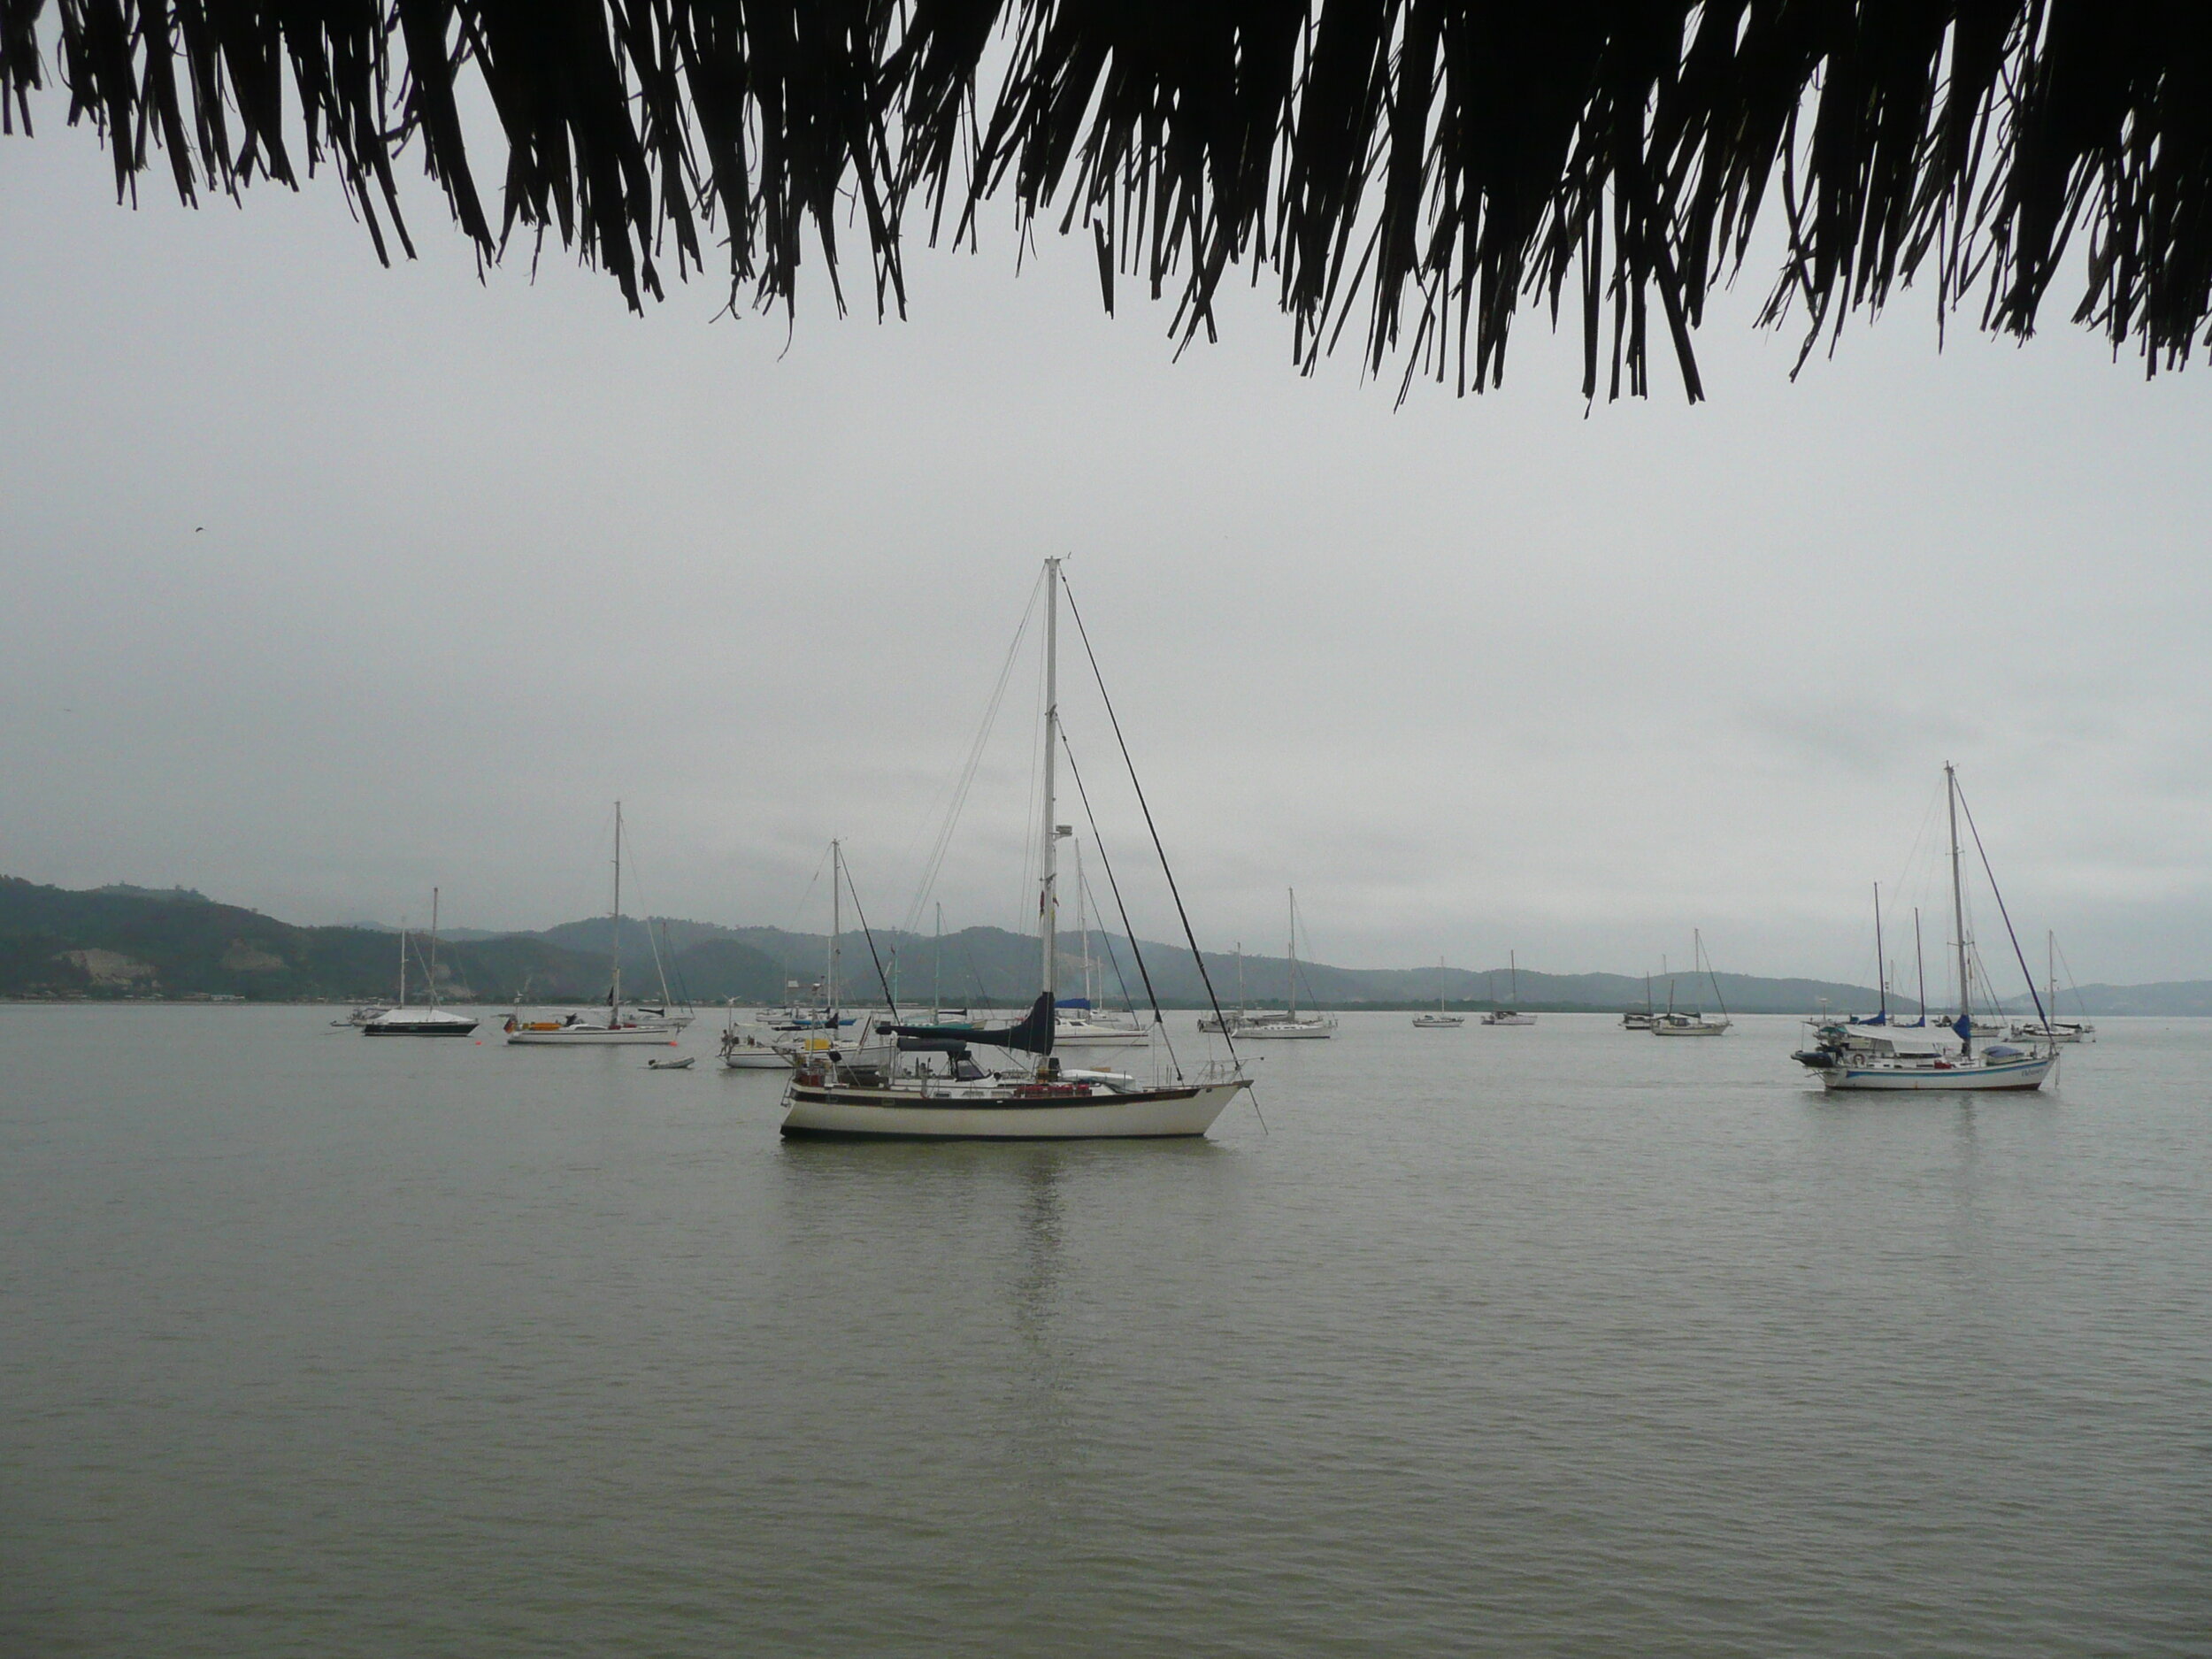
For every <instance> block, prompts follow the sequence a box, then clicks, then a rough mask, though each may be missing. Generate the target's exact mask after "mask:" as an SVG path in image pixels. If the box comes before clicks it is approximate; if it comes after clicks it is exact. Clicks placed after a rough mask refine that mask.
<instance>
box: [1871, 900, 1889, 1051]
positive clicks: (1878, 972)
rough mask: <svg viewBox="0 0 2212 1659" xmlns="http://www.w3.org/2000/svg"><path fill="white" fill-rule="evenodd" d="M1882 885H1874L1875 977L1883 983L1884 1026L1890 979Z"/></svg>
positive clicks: (1887, 1018) (1887, 1020)
mask: <svg viewBox="0 0 2212 1659" xmlns="http://www.w3.org/2000/svg"><path fill="white" fill-rule="evenodd" d="M1883 961H1884V957H1883V956H1882V884H1881V883H1880V882H1878V881H1877V882H1876V883H1875V884H1874V977H1875V978H1876V979H1879V980H1880V981H1881V982H1882V990H1881V996H1882V1024H1884V1025H1888V1024H1889V978H1888V976H1887V975H1886V974H1885V973H1884V972H1882V963H1883Z"/></svg>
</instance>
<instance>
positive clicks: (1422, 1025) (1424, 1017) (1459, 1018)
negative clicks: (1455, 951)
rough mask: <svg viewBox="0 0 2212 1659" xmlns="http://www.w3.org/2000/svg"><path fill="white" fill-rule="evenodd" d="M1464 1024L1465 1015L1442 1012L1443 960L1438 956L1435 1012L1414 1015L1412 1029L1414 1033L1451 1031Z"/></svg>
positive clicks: (1465, 1020)
mask: <svg viewBox="0 0 2212 1659" xmlns="http://www.w3.org/2000/svg"><path fill="white" fill-rule="evenodd" d="M1466 1023H1467V1018H1466V1016H1465V1015H1463V1014H1447V1013H1446V1012H1445V1011H1444V958H1443V957H1441V956H1439V957H1438V958H1437V959H1436V1012H1434V1013H1433V1014H1428V1013H1422V1014H1416V1015H1415V1016H1414V1017H1413V1028H1414V1029H1415V1030H1416V1031H1452V1030H1455V1029H1456V1028H1458V1027H1459V1026H1461V1025H1465V1024H1466Z"/></svg>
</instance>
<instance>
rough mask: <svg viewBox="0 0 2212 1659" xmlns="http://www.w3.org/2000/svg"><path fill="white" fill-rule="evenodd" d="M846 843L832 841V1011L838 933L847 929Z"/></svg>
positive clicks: (828, 988) (833, 1007)
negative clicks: (845, 906) (845, 907)
mask: <svg viewBox="0 0 2212 1659" xmlns="http://www.w3.org/2000/svg"><path fill="white" fill-rule="evenodd" d="M844 904H845V843H844V842H843V841H832V842H831V843H830V936H829V963H828V966H827V970H826V971H827V972H828V974H829V982H828V984H827V986H826V987H825V988H826V991H827V993H828V996H829V1009H830V1012H831V1013H832V1014H833V1015H834V1014H835V1013H836V1011H837V967H838V962H837V958H838V943H839V941H838V935H839V934H841V933H843V932H844V931H845V909H844Z"/></svg>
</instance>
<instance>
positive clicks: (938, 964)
mask: <svg viewBox="0 0 2212 1659" xmlns="http://www.w3.org/2000/svg"><path fill="white" fill-rule="evenodd" d="M931 955H932V957H933V960H932V961H931V963H930V967H929V1009H930V1012H931V1013H932V1014H934V1013H935V1012H936V1011H937V1010H939V1009H941V1008H942V1007H943V1006H944V1005H945V907H944V905H943V904H941V903H940V904H939V905H938V907H937V948H936V949H935V950H934V951H933V952H932V953H931Z"/></svg>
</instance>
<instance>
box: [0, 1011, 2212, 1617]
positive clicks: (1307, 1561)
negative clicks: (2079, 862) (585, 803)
mask: <svg viewBox="0 0 2212 1659" xmlns="http://www.w3.org/2000/svg"><path fill="white" fill-rule="evenodd" d="M326 1017H327V1015H326V1012H325V1011H319V1010H303V1009H198V1010H188V1009H160V1008H143V1009H130V1008H105V1009H102V1008H89V1007H76V1008H4V1009H0V1227H4V1234H0V1318H4V1342H0V1381H4V1388H5V1416H4V1423H5V1428H4V1441H0V1649H4V1650H5V1651H6V1652H8V1653H10V1654H18V1653H19V1654H26V1655H65V1654H97V1655H198V1654H207V1655H277V1654H284V1655H291V1654H311V1655H395V1654H409V1655H415V1654H454V1655H508V1654H513V1655H525V1654H527V1655H547V1654H556V1655H560V1654H575V1655H631V1654H634V1655H728V1654H805V1655H818V1654H835V1653H949V1652H977V1653H983V1652H991V1653H1035V1652H1042V1651H1046V1650H1053V1651H1057V1652H1066V1653H1095V1654H1102V1655H1104V1654H1136V1653H1167V1652H1181V1653H1194V1654H1217V1653H1218V1654H1252V1655H1286V1654H1294V1655H1309V1654H1373V1653H1390V1654H1393V1655H1401V1654H1404V1655H1427V1654H1435V1655H1447V1654H1449V1655H1462V1654H1513V1655H1521V1654H1530V1655H1554V1654H1556V1655H1584V1654H1587V1655H1617V1654H1622V1653H1626V1652H1633V1653H1637V1654H1643V1655H1722V1654H1745V1655H1774V1654H1782V1653H1792V1654H1869V1655H1875V1654H1879V1655H1891V1654H1924V1653H1943V1654H1959V1655H1970V1654H1986V1655H2007V1656H2008V1659H2013V1656H2016V1655H2073V1654H2082V1655H2087V1654H2129V1655H2150V1654H2179V1653H2194V1654H2203V1653H2205V1652H2207V1651H2208V1649H2212V1381H2208V1379H2212V1156H2208V1150H2207V1148H2208V1133H2207V1132H2208V1101H2212V1027H2208V1026H2207V1025H2195V1024H2191V1023H2188V1022H2183V1021H2176V1022H2171V1023H2158V1022H2150V1021H2139V1022H2130V1021H2120V1020H2114V1021H2108V1022H2105V1026H2106V1036H2105V1041H2103V1042H2101V1044H2099V1045H2098V1046H2096V1047H2094V1048H2086V1049H2084V1050H2082V1051H2080V1052H2079V1053H2078V1054H2075V1055H2073V1056H2070V1058H2069V1059H2068V1060H2067V1062H2066V1064H2065V1068H2064V1071H2063V1074H2062V1081H2061V1087H2059V1088H2058V1089H2057V1090H2056V1091H2055V1092H2053V1093H2049V1094H2044V1095H2042V1096H2028V1097H2024V1098H2003V1097H1994V1096H1987V1095H1985V1096H1981V1097H1979V1098H1972V1097H1962V1098H1930V1097H1920V1098H1875V1099H1869V1100H1863V1101H1857V1102H1836V1101H1831V1100H1826V1099H1824V1098H1822V1097H1821V1096H1820V1094H1817V1093H1816V1092H1813V1091H1811V1090H1809V1089H1808V1087H1806V1084H1805V1083H1804V1082H1803V1081H1802V1080H1801V1079H1800V1077H1799V1076H1798V1075H1797V1074H1796V1068H1795V1067H1794V1066H1793V1065H1792V1064H1790V1063H1789V1061H1788V1059H1787V1057H1786V1051H1787V1049H1788V1048H1790V1047H1791V1046H1792V1045H1793V1039H1794V1036H1795V1027H1794V1026H1793V1025H1791V1024H1789V1023H1787V1022H1783V1021H1762V1020H1747V1021H1744V1022H1742V1023H1741V1024H1740V1025H1739V1027H1738V1029H1737V1030H1736V1031H1735V1032H1734V1033H1732V1035H1730V1036H1729V1037H1727V1038H1725V1039H1724V1040H1722V1041H1718V1042H1708V1043H1682V1042H1677V1043H1668V1042H1663V1041H1655V1040H1654V1039H1651V1038H1648V1037H1644V1036H1640V1035H1630V1034H1627V1033H1621V1032H1619V1031H1617V1030H1615V1029H1613V1028H1612V1027H1611V1026H1610V1025H1609V1024H1607V1023H1604V1022H1601V1021H1600V1020H1597V1019H1595V1018H1555V1017H1547V1018H1545V1019H1544V1021H1543V1022H1542V1024H1540V1025H1538V1026H1536V1027H1535V1028H1533V1029H1530V1030H1519V1031H1513V1030H1505V1031H1497V1030H1489V1031H1486V1030H1483V1029H1481V1028H1479V1027H1475V1026H1470V1027H1468V1028H1467V1029H1465V1030H1463V1031H1459V1032H1437V1033H1417V1032H1414V1031H1412V1030H1410V1029H1409V1028H1408V1027H1407V1025H1405V1023H1404V1017H1403V1016H1393V1017H1388V1018H1385V1017H1379V1016H1377V1017H1362V1018H1353V1019H1349V1020H1348V1021H1347V1022H1346V1028H1345V1031H1344V1033H1343V1034H1342V1036H1341V1037H1340V1040H1339V1041H1334V1042H1331V1043H1327V1044H1314V1045H1286V1046H1283V1047H1280V1048H1273V1049H1271V1050H1270V1051H1268V1052H1267V1054H1266V1057H1265V1059H1264V1061H1263V1063H1262V1064H1261V1068H1260V1069H1261V1071H1262V1073H1263V1077H1264V1082H1263V1087H1262V1090H1261V1094H1260V1100H1261V1104H1262V1106H1263V1109H1264V1110H1265V1112H1266V1115H1267V1125H1268V1128H1269V1130H1270V1131H1271V1133H1265V1134H1263V1133H1262V1132H1261V1128H1260V1125H1259V1124H1258V1122H1257V1121H1256V1118H1255V1117H1254V1114H1253V1113H1252V1111H1251V1110H1249V1109H1248V1108H1239V1109H1238V1110H1236V1111H1235V1112H1233V1114H1232V1115H1231V1116H1230V1117H1229V1118H1225V1120H1224V1122H1223V1123H1222V1125H1220V1126H1219V1127H1218V1129H1217V1132H1216V1134H1215V1137H1214V1139H1213V1140H1212V1141H1209V1142H1205V1143H1190V1144H1182V1143H1157V1144H1133V1145H1122V1146H1114V1145H1093V1146H1073V1147H1029V1146H1024V1147H1000V1148H978V1147H972V1146H950V1147H935V1148H931V1147H912V1146H903V1145H899V1146H882V1147H870V1146H849V1145H810V1144H800V1145H791V1146H786V1145H783V1144H780V1142H779V1141H778V1140H777V1137H776V1134H775V1123H776V1117H777V1113H776V1110H775V1107H776V1100H777V1095H778V1090H779V1087H780V1084H779V1080H778V1079H775V1078H774V1077H772V1076H766V1077H764V1076H760V1075H757V1074H737V1073H727V1072H723V1071H719V1070H712V1071H710V1070H707V1069H706V1065H707V1063H708V1059H710V1057H711V1045H710V1041H707V1040H706V1038H705V1037H704V1036H702V1037H701V1038H699V1039H695V1040H694V1041H692V1042H691V1043H690V1044H689V1045H688V1047H689V1048H690V1049H691V1050H692V1051H695V1052H699V1053H702V1054H703V1056H707V1057H706V1058H703V1060H702V1065H701V1069H700V1070H698V1071H695V1072H692V1073H675V1074H656V1073H652V1072H649V1071H646V1070H645V1067H644V1064H643V1053H641V1051H638V1050H628V1051H624V1050H619V1049H617V1050H606V1051H601V1052H598V1053H574V1052H572V1053H562V1052H557V1051H554V1052H549V1051H545V1050H535V1049H509V1048H504V1047H503V1046H501V1045H500V1044H499V1043H498V1041H497V1039H496V1033H493V1040H492V1041H488V1042H486V1043H485V1044H483V1045H482V1046H481V1047H479V1046H476V1045H474V1044H472V1043H466V1042H464V1043H459V1044H447V1043H439V1042H419V1041H417V1042H407V1041H367V1040H365V1039H363V1038H361V1037H358V1036H357V1035H354V1034H352V1033H339V1032H333V1031H330V1030H328V1029H326V1027H325V1025H324V1021H325V1019H326ZM1181 1019H1182V1021H1183V1022H1185V1023H1187V1019H1188V1017H1187V1016H1184V1017H1181Z"/></svg>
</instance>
